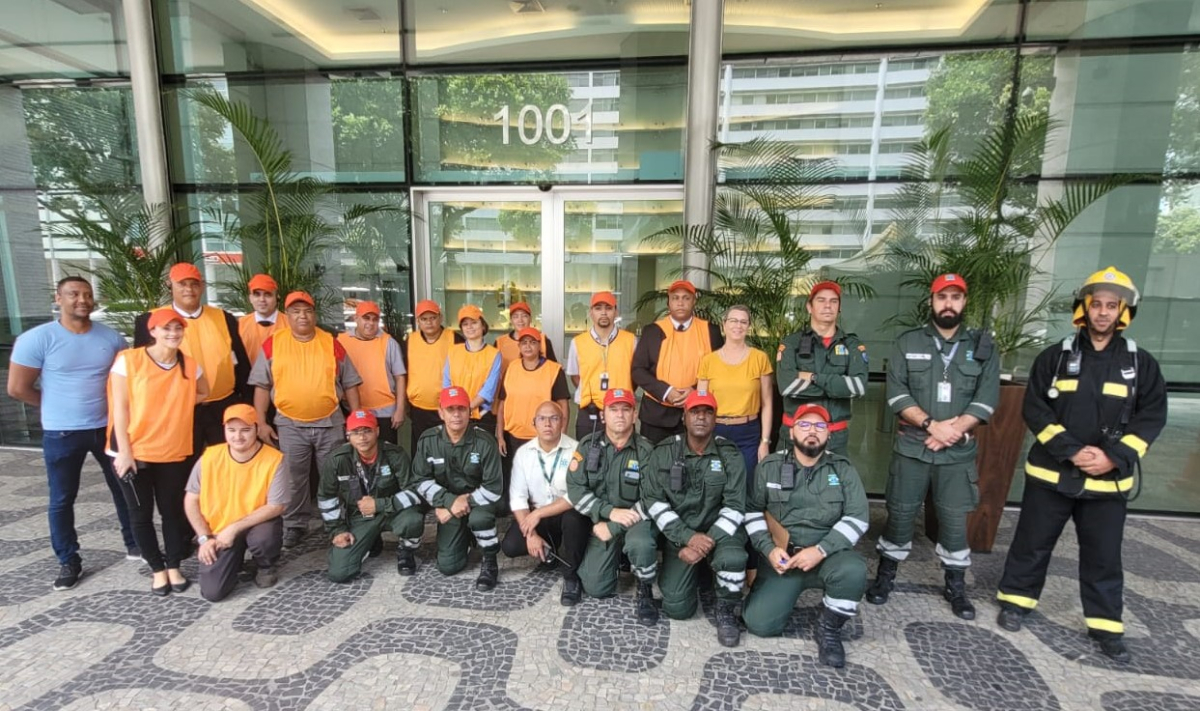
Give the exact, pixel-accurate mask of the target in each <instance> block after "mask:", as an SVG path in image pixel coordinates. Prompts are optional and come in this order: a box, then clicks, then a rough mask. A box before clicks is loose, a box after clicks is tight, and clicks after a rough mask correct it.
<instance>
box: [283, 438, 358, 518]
mask: <svg viewBox="0 0 1200 711" xmlns="http://www.w3.org/2000/svg"><path fill="white" fill-rule="evenodd" d="M275 431H276V433H277V434H278V435H279V451H281V452H283V468H284V471H285V472H286V473H287V490H288V507H287V509H286V510H284V512H283V526H284V528H301V529H303V528H307V527H308V519H309V516H311V515H312V496H311V493H310V489H309V487H310V486H312V483H313V482H316V481H317V478H318V477H319V476H320V469H319V467H320V465H321V463H322V462H324V461H325V460H326V459H328V458H329V456H330V455H331V454H333V450H335V449H337V448H338V447H340V446H341V445H342V444H343V443H344V442H345V441H346V435H345V433H343V432H342V428H341V427H303V426H299V427H298V426H296V425H293V424H284V423H279V424H278V425H276V427H275Z"/></svg>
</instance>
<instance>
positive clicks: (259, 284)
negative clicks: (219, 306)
mask: <svg viewBox="0 0 1200 711" xmlns="http://www.w3.org/2000/svg"><path fill="white" fill-rule="evenodd" d="M248 287H249V289H250V306H251V307H252V308H253V309H254V310H253V311H252V312H251V313H248V314H246V315H245V316H243V317H241V318H240V319H238V334H239V335H241V337H242V344H243V345H244V346H246V355H248V356H250V365H254V361H255V360H257V359H258V354H259V353H260V352H261V351H262V344H263V341H265V340H267V336H269V335H271V334H272V333H275V332H276V331H279V330H281V329H284V328H287V327H288V320H287V314H285V313H282V312H280V310H279V285H278V284H276V283H275V280H274V279H272V278H271V276H270V275H269V274H255V275H254V276H252V277H250V283H249V285H248Z"/></svg>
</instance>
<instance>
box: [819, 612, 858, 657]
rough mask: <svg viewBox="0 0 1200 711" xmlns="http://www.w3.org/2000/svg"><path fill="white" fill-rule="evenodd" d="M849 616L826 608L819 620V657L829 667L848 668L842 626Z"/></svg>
mask: <svg viewBox="0 0 1200 711" xmlns="http://www.w3.org/2000/svg"><path fill="white" fill-rule="evenodd" d="M848 619H850V618H849V617H848V616H846V615H843V614H840V613H838V612H835V611H834V610H831V609H830V608H828V607H826V608H824V609H822V610H821V616H820V617H819V618H818V619H817V627H816V635H815V636H816V639H817V656H818V658H819V659H820V661H821V663H822V664H824V665H825V666H827V667H833V668H835V669H841V668H842V667H844V666H846V648H845V647H843V646H842V625H844V624H846V620H848Z"/></svg>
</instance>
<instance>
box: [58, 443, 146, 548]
mask: <svg viewBox="0 0 1200 711" xmlns="http://www.w3.org/2000/svg"><path fill="white" fill-rule="evenodd" d="M89 453H90V454H91V455H92V456H93V457H94V458H95V459H96V461H97V462H99V463H100V469H101V471H103V472H104V483H105V484H108V490H109V492H110V493H111V494H112V499H113V504H114V505H115V506H116V507H117V518H118V519H119V520H120V522H121V538H123V539H124V540H125V547H126V548H132V547H133V546H134V545H136V544H135V543H134V541H133V531H132V530H131V529H130V527H129V509H128V507H127V506H126V505H125V495H124V493H123V492H122V491H121V483H120V482H119V481H117V477H116V474H115V473H114V472H113V468H112V460H111V459H109V457H108V455H106V454H105V453H104V428H103V427H101V428H99V429H94V430H47V431H46V432H45V433H43V435H42V457H43V459H45V461H46V476H47V479H48V480H49V483H50V506H49V510H48V513H49V515H50V545H51V546H53V547H54V555H56V556H57V557H58V562H59V564H60V565H67V564H69V563H72V562H77V561H78V560H79V536H78V535H77V534H76V533H75V497H76V496H78V495H79V478H80V472H81V470H82V469H83V462H84V460H85V459H87V455H88V454H89Z"/></svg>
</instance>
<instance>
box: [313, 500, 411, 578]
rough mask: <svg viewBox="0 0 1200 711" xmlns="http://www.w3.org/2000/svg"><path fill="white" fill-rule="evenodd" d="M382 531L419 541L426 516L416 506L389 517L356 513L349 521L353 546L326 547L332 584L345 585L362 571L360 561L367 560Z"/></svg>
mask: <svg viewBox="0 0 1200 711" xmlns="http://www.w3.org/2000/svg"><path fill="white" fill-rule="evenodd" d="M385 529H390V530H391V531H392V533H394V534H396V537H397V538H399V539H400V540H401V545H404V544H403V541H404V540H405V539H408V540H410V541H411V540H413V539H415V540H417V541H418V542H419V541H420V540H421V533H422V532H423V531H424V530H425V514H424V512H423V511H421V509H420V507H419V506H410V507H409V508H406V509H404V510H403V511H400V512H398V513H396V514H393V515H392V516H384V515H376V516H372V517H371V518H364V517H362V516H360V515H358V514H355V515H354V517H353V518H352V519H351V520H350V533H351V535H353V536H354V543H351V544H350V545H348V546H346V547H345V548H338V547H337V546H332V545H331V546H330V547H329V579H330V580H332V581H333V582H335V583H345V582H348V581H350V580H353V579H354V578H355V576H357V575H358V574H359V572H361V571H362V562H363V559H364V558H366V557H367V553H369V552H370V550H371V546H373V545H375V541H376V540H378V538H379V537H380V536H381V535H383V531H384V530H385Z"/></svg>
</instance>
